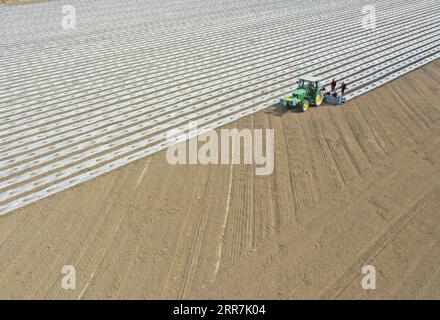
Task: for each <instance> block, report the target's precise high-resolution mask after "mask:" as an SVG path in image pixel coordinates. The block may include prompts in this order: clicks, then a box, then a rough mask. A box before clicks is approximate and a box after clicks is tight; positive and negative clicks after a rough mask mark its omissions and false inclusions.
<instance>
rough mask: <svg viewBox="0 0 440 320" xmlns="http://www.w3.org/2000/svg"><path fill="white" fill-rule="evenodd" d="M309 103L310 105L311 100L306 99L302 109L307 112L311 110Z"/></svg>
mask: <svg viewBox="0 0 440 320" xmlns="http://www.w3.org/2000/svg"><path fill="white" fill-rule="evenodd" d="M309 105H310V103H309V100H304V101H303V103H302V104H301V107H300V109H301V111H302V112H305V111H307V110H309Z"/></svg>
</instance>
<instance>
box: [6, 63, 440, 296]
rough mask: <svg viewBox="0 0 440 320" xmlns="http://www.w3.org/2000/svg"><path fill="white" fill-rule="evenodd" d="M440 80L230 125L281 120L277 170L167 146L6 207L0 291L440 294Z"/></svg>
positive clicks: (439, 75)
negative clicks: (67, 274)
mask: <svg viewBox="0 0 440 320" xmlns="http://www.w3.org/2000/svg"><path fill="white" fill-rule="evenodd" d="M439 88H440V61H436V62H435V63H432V64H430V65H427V66H425V67H424V68H422V69H419V70H417V71H415V72H413V73H411V74H409V75H407V76H405V77H404V78H401V79H398V80H396V81H394V82H392V83H391V84H388V85H386V86H384V87H382V88H380V89H378V90H376V91H374V92H372V93H369V94H367V95H365V96H362V97H360V98H358V99H355V100H353V101H351V102H350V103H348V104H347V105H345V106H342V107H338V108H335V107H330V106H324V107H321V108H320V109H312V110H310V112H308V113H304V114H300V113H293V112H286V111H285V110H284V109H283V108H281V107H280V106H273V107H272V108H269V109H267V110H265V111H263V112H259V113H257V114H254V115H252V116H249V117H246V118H243V119H241V120H239V121H238V122H237V123H235V124H232V125H231V126H230V127H234V126H235V127H238V128H273V129H275V141H276V150H275V171H274V173H273V174H272V175H271V176H255V167H253V166H248V165H236V166H229V165H212V166H202V165H187V166H183V165H181V166H172V165H169V164H168V163H167V162H166V159H165V152H160V153H157V154H155V155H153V156H151V157H148V158H145V159H142V160H140V161H137V162H135V163H132V164H130V165H127V166H125V167H123V168H121V169H118V170H115V171H113V172H112V173H110V174H106V175H104V176H101V177H99V178H97V179H94V180H92V181H90V182H87V183H84V184H82V185H80V186H77V187H74V188H71V189H69V190H67V191H64V192H61V193H58V194H56V195H54V196H52V197H50V198H47V199H44V200H41V201H39V202H37V203H36V204H33V205H30V206H27V207H24V208H21V209H19V210H17V211H15V212H13V213H11V214H9V215H6V216H3V217H0V298H51V299H53V298H55V299H56V298H60V299H64V298H67V299H78V298H82V299H89V298H91V299H99V298H228V299H233V298H273V299H289V298H384V297H386V298H440V286H439V285H438V284H439V283H440V269H439V268H438V267H437V266H438V265H439V263H440V242H439V241H440V239H439V237H438V234H439V232H440V215H439V211H440V179H439V177H440V103H439V95H438V92H439ZM67 264H69V265H74V266H75V267H76V271H77V275H76V276H77V289H76V290H63V289H62V288H61V278H62V276H63V275H62V274H61V268H62V267H63V266H64V265H67ZM366 264H370V265H374V266H375V267H376V270H377V277H378V279H377V289H376V290H370V291H366V290H363V289H362V287H361V279H362V277H363V275H362V274H361V267H362V266H364V265H366Z"/></svg>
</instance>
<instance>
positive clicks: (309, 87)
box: [280, 76, 324, 112]
mask: <svg viewBox="0 0 440 320" xmlns="http://www.w3.org/2000/svg"><path fill="white" fill-rule="evenodd" d="M319 82H320V81H319V79H317V78H315V77H310V76H303V77H300V78H299V79H298V81H297V83H298V87H297V88H296V89H295V90H294V91H293V92H292V94H291V95H290V96H286V97H282V98H280V103H281V104H282V105H285V106H286V107H288V108H289V107H291V108H293V109H297V110H300V111H302V112H304V111H307V110H308V109H309V106H314V107H318V106H320V105H321V104H322V101H323V100H324V94H323V93H322V90H321V85H320V83H319Z"/></svg>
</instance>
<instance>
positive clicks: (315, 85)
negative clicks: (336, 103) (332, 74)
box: [297, 76, 321, 95]
mask: <svg viewBox="0 0 440 320" xmlns="http://www.w3.org/2000/svg"><path fill="white" fill-rule="evenodd" d="M319 82H320V81H319V79H318V78H315V77H311V76H303V77H300V78H299V79H298V81H297V83H298V88H297V89H304V90H306V91H307V93H308V94H309V95H313V94H314V93H315V92H316V90H320V89H321V87H320V83H319Z"/></svg>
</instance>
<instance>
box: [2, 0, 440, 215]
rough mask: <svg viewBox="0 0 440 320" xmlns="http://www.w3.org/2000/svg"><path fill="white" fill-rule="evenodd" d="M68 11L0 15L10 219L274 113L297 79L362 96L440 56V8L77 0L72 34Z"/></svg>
mask: <svg viewBox="0 0 440 320" xmlns="http://www.w3.org/2000/svg"><path fill="white" fill-rule="evenodd" d="M65 3H66V2H64V1H59V2H52V3H44V4H41V5H34V6H29V7H26V9H23V11H22V10H17V9H16V8H13V9H10V8H8V9H3V7H0V8H1V10H0V17H3V18H5V19H4V20H3V21H6V22H5V23H7V22H9V23H10V25H9V26H8V28H9V29H8V30H9V32H6V33H5V34H3V35H0V41H1V42H0V43H2V44H4V45H2V46H0V54H1V56H2V61H1V62H0V106H1V107H0V168H1V171H0V214H5V213H7V212H10V211H11V210H14V209H16V208H19V207H21V206H23V205H26V204H28V203H32V202H35V201H37V200H39V199H41V198H44V197H46V196H48V195H51V194H53V193H56V192H58V191H61V190H64V189H66V188H68V187H70V186H73V185H76V184H78V183H81V182H84V181H87V180H89V179H91V178H93V177H96V176H98V175H100V174H103V173H105V172H108V171H111V170H113V169H115V168H118V167H121V166H123V165H125V164H127V163H129V162H131V161H134V160H136V159H139V158H141V157H144V156H146V155H149V154H152V153H154V152H157V151H159V150H162V149H164V148H166V147H167V146H168V145H169V144H170V142H169V141H166V137H167V132H169V130H171V129H173V128H176V127H179V126H182V125H185V124H188V122H189V121H197V122H198V125H199V132H198V133H199V134H200V133H203V132H206V131H209V130H212V129H214V128H216V127H218V126H221V125H224V124H227V123H229V122H231V121H235V120H237V119H239V118H240V117H243V116H245V115H248V114H251V113H253V112H256V111H259V110H262V109H264V108H266V107H268V106H270V105H273V104H274V103H276V102H277V100H278V97H279V96H280V95H283V94H286V93H288V92H289V90H291V87H292V83H293V81H292V80H293V79H294V78H295V77H296V76H298V75H299V74H304V73H312V74H314V75H317V76H319V77H320V78H322V79H324V82H326V83H328V82H329V81H330V80H331V79H332V78H333V77H336V78H337V79H346V80H348V81H349V88H350V91H349V93H348V95H347V98H348V99H352V98H354V97H356V96H358V95H360V94H363V93H365V92H368V91H370V90H373V89H374V88H376V87H378V86H380V85H383V84H385V83H387V82H389V81H391V80H393V79H395V78H396V77H398V76H400V75H403V74H405V73H407V72H410V71H411V70H413V69H415V68H418V67H420V66H422V65H424V64H426V63H429V62H430V61H433V60H434V59H437V58H439V54H440V49H439V47H440V46H439V42H440V37H439V35H440V24H439V20H440V4H439V3H437V2H435V1H432V0H418V1H413V2H407V1H404V0H383V1H363V0H341V1H331V0H329V1H324V0H323V1H317V2H314V5H313V6H312V7H311V6H305V3H306V2H305V1H276V2H268V1H262V0H243V1H232V2H231V1H212V2H211V1H210V2H207V1H201V0H196V1H187V0H181V1H179V2H175V3H176V6H177V7H179V8H181V9H182V10H181V11H177V12H176V10H173V11H172V13H170V11H169V10H170V6H171V4H172V3H171V2H157V1H156V2H153V1H134V0H132V1H127V3H124V5H122V4H121V3H120V2H119V1H114V0H113V1H110V0H107V1H106V0H100V1H94V2H93V4H94V5H93V7H92V6H91V5H90V3H83V2H74V4H75V5H76V6H77V7H78V19H82V20H81V23H79V25H78V27H77V30H76V31H75V32H71V33H68V35H66V31H64V30H63V29H62V28H61V27H60V25H59V21H58V24H57V23H56V22H55V20H56V18H57V17H58V16H59V11H57V10H59V9H60V6H61V5H62V4H65ZM173 3H174V2H173ZM69 4H71V2H69ZM209 4H211V5H209ZM372 4H374V5H375V6H376V13H377V26H376V28H375V29H372V30H365V29H364V28H362V25H361V21H362V18H363V14H362V8H363V7H364V6H365V5H372ZM23 8H24V7H23ZM3 10H4V11H3ZM99 10H101V11H99ZM104 13H105V14H104ZM170 16H172V17H173V18H172V19H169V18H170ZM298 17H300V18H298ZM14 18H15V19H14ZM176 18H177V19H176ZM168 19H169V20H168ZM35 20H36V21H39V22H40V23H42V24H43V25H40V24H38V25H37V28H32V25H34V24H35V23H36V22H35ZM14 21H15V23H16V26H17V28H16V29H15V30H14V31H10V30H11V24H12V25H14ZM45 21H48V23H46V24H44V22H45ZM2 24H3V22H0V26H2ZM334 26H338V27H337V28H335V27H334ZM334 29H336V30H335V31H336V33H333V31H332V30H334ZM302 38H304V40H301V39H302ZM192 134H193V133H189V135H188V136H187V138H190V136H191V135H192Z"/></svg>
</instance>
